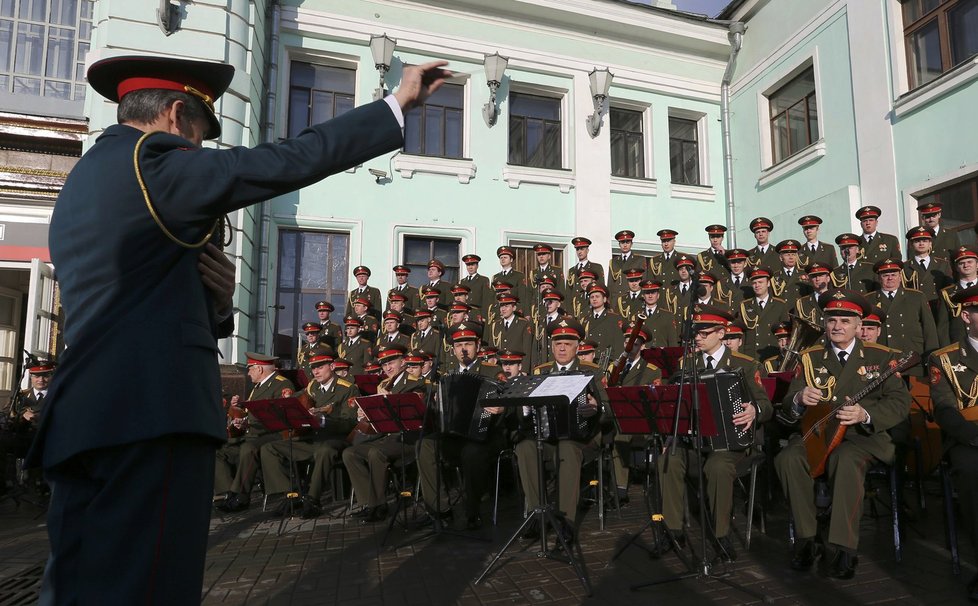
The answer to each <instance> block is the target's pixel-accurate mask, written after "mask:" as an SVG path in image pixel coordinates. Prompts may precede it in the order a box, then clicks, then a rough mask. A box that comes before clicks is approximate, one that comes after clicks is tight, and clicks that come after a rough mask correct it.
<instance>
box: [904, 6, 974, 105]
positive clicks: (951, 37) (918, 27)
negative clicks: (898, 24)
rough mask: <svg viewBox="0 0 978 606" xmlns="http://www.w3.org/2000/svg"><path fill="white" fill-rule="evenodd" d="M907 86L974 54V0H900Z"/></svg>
mask: <svg viewBox="0 0 978 606" xmlns="http://www.w3.org/2000/svg"><path fill="white" fill-rule="evenodd" d="M901 4H902V5H903V6H902V8H903V37H904V40H905V42H906V49H907V69H908V71H909V76H910V88H916V87H918V86H922V85H924V84H927V83H928V82H930V81H932V80H934V79H935V78H937V77H938V76H940V75H941V74H943V73H944V72H946V71H948V70H950V69H952V68H954V67H955V66H956V65H960V64H962V63H964V62H965V61H967V60H968V59H970V58H971V57H974V56H975V55H976V54H978V0H902V1H901Z"/></svg>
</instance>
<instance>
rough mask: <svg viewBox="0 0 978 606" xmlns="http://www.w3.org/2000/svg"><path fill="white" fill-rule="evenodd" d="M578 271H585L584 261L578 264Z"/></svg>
mask: <svg viewBox="0 0 978 606" xmlns="http://www.w3.org/2000/svg"><path fill="white" fill-rule="evenodd" d="M577 271H584V264H583V263H578V264H577Z"/></svg>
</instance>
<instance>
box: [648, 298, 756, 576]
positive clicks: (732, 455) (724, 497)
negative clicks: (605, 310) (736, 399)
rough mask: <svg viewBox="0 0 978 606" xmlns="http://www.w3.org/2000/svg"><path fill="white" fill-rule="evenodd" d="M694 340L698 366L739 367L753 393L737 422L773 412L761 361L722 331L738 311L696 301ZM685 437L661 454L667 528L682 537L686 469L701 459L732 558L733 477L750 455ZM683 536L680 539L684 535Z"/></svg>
mask: <svg viewBox="0 0 978 606" xmlns="http://www.w3.org/2000/svg"><path fill="white" fill-rule="evenodd" d="M691 314H692V322H693V330H694V331H695V334H694V340H695V344H696V354H695V364H696V368H697V370H698V372H699V373H700V374H702V373H708V372H717V373H721V372H736V371H740V372H742V373H743V376H744V379H745V380H744V384H745V385H746V386H747V388H748V389H749V391H750V393H749V394H743V396H744V399H745V400H746V401H745V402H744V404H743V411H742V412H740V413H738V414H732V413H731V414H732V417H731V420H732V422H733V424H734V425H735V426H737V427H738V428H744V427H750V426H754V427H755V428H756V427H757V425H759V424H760V423H763V422H765V421H767V420H768V419H770V418H771V414H772V413H773V409H772V407H771V402H770V400H768V397H767V393H766V392H765V391H764V388H763V387H762V386H761V377H760V370H759V368H758V365H757V361H756V360H753V359H751V358H750V357H748V356H745V355H743V354H740V353H736V352H733V351H730V350H729V349H728V348H727V347H726V346H725V345H724V344H723V337H724V333H725V331H726V326H727V324H728V323H730V322H732V321H733V315H731V313H730V312H729V311H727V310H726V309H723V308H720V307H715V306H710V305H694V306H693V309H692V310H691ZM680 439H682V440H683V442H681V443H680V444H679V447H678V448H677V449H676V452H675V454H674V455H673V454H671V453H672V449H671V448H670V449H669V450H668V451H667V454H666V455H665V456H663V457H661V458H660V459H659V476H660V478H661V481H662V496H663V503H662V513H663V515H664V516H665V522H666V528H668V529H669V532H670V533H671V534H673V536H675V537H676V538H677V539H678V538H679V537H681V536H682V535H683V530H682V528H683V499H684V498H685V494H686V475H687V474H690V473H693V472H694V470H696V465H699V464H701V463H702V465H703V475H704V477H705V479H706V485H705V487H704V488H705V490H706V493H707V501H708V503H709V506H710V515H711V518H712V521H713V529H714V538H715V545H714V546H715V549H716V551H717V555H719V556H720V557H721V558H722V559H724V560H727V561H730V560H734V559H736V557H737V552H736V550H735V548H734V546H733V543H732V542H731V541H730V538H729V534H730V514H731V511H732V508H733V483H734V480H735V479H736V478H737V472H736V465H737V463H738V461H740V460H742V459H744V458H746V457H747V456H748V455H749V450H743V451H730V450H728V451H713V452H709V453H707V452H703V453H699V452H697V451H696V449H695V448H694V447H693V444H691V443H690V442H689V441H688V440H687V439H684V438H680ZM681 540H682V539H680V541H681Z"/></svg>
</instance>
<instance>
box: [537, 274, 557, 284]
mask: <svg viewBox="0 0 978 606" xmlns="http://www.w3.org/2000/svg"><path fill="white" fill-rule="evenodd" d="M544 284H549V285H550V286H554V279H553V278H551V277H550V276H544V277H542V278H540V284H539V286H543V285H544Z"/></svg>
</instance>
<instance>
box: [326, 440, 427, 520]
mask: <svg viewBox="0 0 978 606" xmlns="http://www.w3.org/2000/svg"><path fill="white" fill-rule="evenodd" d="M402 456H403V457H406V458H408V457H413V456H414V446H413V445H412V444H403V445H402V444H401V440H400V438H399V437H398V436H396V435H387V436H384V437H382V438H379V439H376V440H370V441H368V442H362V443H360V444H357V445H356V446H350V447H349V448H347V449H345V450H344V451H343V464H344V465H346V471H347V473H349V474H350V484H352V485H353V491H354V493H355V494H356V498H357V501H358V502H359V503H361V504H362V505H364V506H366V507H376V506H378V505H381V504H383V503H385V502H386V501H387V497H386V494H387V467H388V465H391V464H394V463H396V462H397V461H399V460H400V459H401V458H402Z"/></svg>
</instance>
